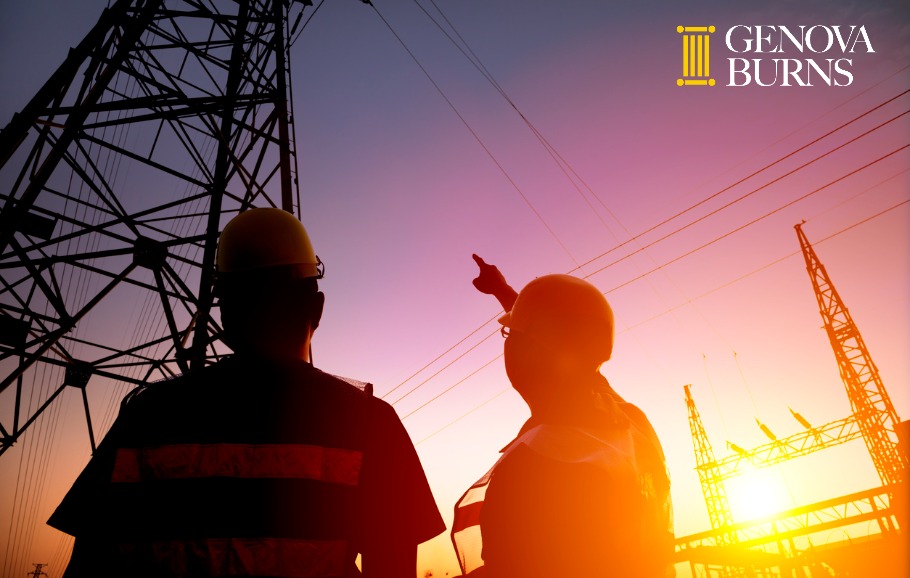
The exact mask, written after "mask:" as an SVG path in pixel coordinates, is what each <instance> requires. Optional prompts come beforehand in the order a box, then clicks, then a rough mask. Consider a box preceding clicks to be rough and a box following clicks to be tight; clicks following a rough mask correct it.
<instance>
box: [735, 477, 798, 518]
mask: <svg viewBox="0 0 910 578" xmlns="http://www.w3.org/2000/svg"><path fill="white" fill-rule="evenodd" d="M727 491H728V493H727V495H728V497H729V499H730V509H731V510H732V514H733V519H734V520H736V521H737V522H743V521H746V520H755V519H758V518H766V517H768V516H772V515H774V514H777V513H780V512H783V511H786V510H788V509H790V508H792V507H793V500H792V499H791V498H790V496H789V492H788V491H787V487H786V484H785V483H784V481H783V479H782V478H781V476H780V475H779V474H778V473H776V472H773V471H769V470H750V471H747V472H745V473H744V474H743V475H741V476H738V477H737V478H735V480H731V482H730V483H729V485H728V486H727Z"/></svg>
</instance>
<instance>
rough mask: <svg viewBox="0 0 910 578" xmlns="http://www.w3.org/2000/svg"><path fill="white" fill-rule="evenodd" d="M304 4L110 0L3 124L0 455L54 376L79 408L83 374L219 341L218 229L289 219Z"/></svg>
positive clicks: (153, 369) (164, 365)
mask: <svg viewBox="0 0 910 578" xmlns="http://www.w3.org/2000/svg"><path fill="white" fill-rule="evenodd" d="M305 5H309V2H294V1H288V0H240V1H234V2H221V1H215V0H119V1H118V2H116V4H115V5H114V6H113V7H112V8H110V9H108V10H106V11H105V12H104V14H103V15H102V16H101V18H100V20H99V21H98V23H97V24H96V25H95V27H94V28H93V29H92V30H91V32H89V34H88V35H87V36H86V37H85V39H84V40H83V41H82V42H81V43H80V44H79V45H78V46H77V47H76V48H74V49H72V50H71V51H70V54H69V56H68V57H67V58H66V60H65V61H64V63H63V64H62V65H61V66H60V68H59V69H58V70H57V71H56V72H55V73H54V74H53V75H52V76H51V78H50V79H49V80H48V81H47V83H46V84H45V85H44V86H43V87H42V88H41V89H40V91H39V92H38V93H37V94H36V96H35V97H34V98H33V99H32V100H31V102H29V103H28V105H27V106H26V107H25V109H24V110H23V111H22V112H21V113H20V114H18V115H16V116H15V117H14V118H13V120H12V121H11V122H10V123H9V125H8V126H7V127H6V128H5V129H3V131H2V133H0V199H2V209H0V395H7V396H12V395H14V396H15V403H14V405H15V409H14V412H13V414H12V415H6V414H4V415H2V416H0V454H2V453H3V452H4V451H5V450H6V449H8V448H9V447H10V446H11V445H12V444H13V443H15V442H16V440H17V439H18V438H19V436H20V435H21V434H22V433H23V431H25V429H26V428H27V427H28V426H29V425H30V424H31V423H32V422H33V421H34V420H35V419H36V418H37V417H38V416H39V415H40V414H41V413H42V412H43V411H44V410H45V409H46V408H47V407H48V406H49V405H50V404H51V403H53V401H54V400H55V399H56V398H57V397H58V396H59V394H60V393H61V392H62V391H64V390H65V389H66V388H67V386H73V387H76V388H78V389H81V390H82V398H83V401H84V403H85V409H86V417H87V418H89V403H88V397H87V396H86V393H85V388H86V386H87V385H88V383H89V382H90V381H91V382H93V383H94V382H96V381H99V380H100V381H104V380H113V381H114V382H115V383H119V384H142V383H145V382H148V381H151V380H157V379H161V378H165V377H169V376H172V375H174V374H176V373H179V372H181V371H186V370H187V369H189V368H190V367H192V366H199V365H203V364H205V363H207V362H209V361H211V360H212V359H214V358H216V357H217V356H218V355H219V354H220V353H222V352H223V351H224V349H222V348H221V347H220V345H219V341H218V339H219V333H220V328H219V322H218V315H217V306H216V304H215V302H214V298H213V295H212V280H213V279H212V278H213V273H214V258H215V247H216V242H217V236H218V232H219V231H220V230H221V227H222V226H223V225H224V223H225V222H226V221H227V220H228V219H229V218H230V217H231V216H233V215H234V214H236V213H237V212H238V211H242V210H245V209H247V208H250V207H252V206H277V207H281V208H283V209H285V210H288V211H291V212H294V213H298V216H299V191H298V188H297V179H296V168H295V167H296V157H295V149H294V138H293V124H292V122H291V116H292V115H291V112H290V104H289V103H290V102H291V85H290V76H289V74H288V69H289V66H288V62H287V58H288V44H289V39H290V38H291V37H292V36H293V34H294V33H295V29H296V27H297V26H298V25H299V23H300V21H301V18H300V17H301V15H302V13H303V9H304V7H305ZM131 311H138V313H135V314H132V313H131ZM213 314H214V315H213ZM131 315H132V316H131ZM127 327H128V328H129V329H131V330H132V332H130V331H125V328H127ZM39 382H41V383H42V391H46V392H47V394H46V395H45V397H44V398H43V402H42V404H41V406H40V407H39V408H38V409H37V410H35V411H34V412H32V413H33V414H32V415H21V413H22V412H23V406H24V403H23V402H24V398H25V396H26V395H29V396H31V395H32V394H33V393H34V391H36V390H37V387H38V383H39ZM7 399H10V398H9V397H7ZM10 405H13V404H10ZM7 407H9V406H7ZM88 427H89V434H90V436H91V443H92V446H93V448H94V435H93V431H92V424H91V419H88Z"/></svg>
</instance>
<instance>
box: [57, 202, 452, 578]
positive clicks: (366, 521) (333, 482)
mask: <svg viewBox="0 0 910 578" xmlns="http://www.w3.org/2000/svg"><path fill="white" fill-rule="evenodd" d="M321 276H322V275H321V264H320V262H319V260H318V259H317V258H316V255H315V253H314V252H313V248H312V246H311V244H310V240H309V238H308V236H307V232H306V230H305V229H304V228H303V226H302V225H301V224H300V222H299V221H298V220H297V219H296V218H295V217H294V216H293V215H291V214H290V213H287V212H284V211H281V210H279V209H250V210H247V211H245V212H242V213H240V214H239V215H237V216H236V217H234V219H232V220H231V221H230V222H229V223H228V224H227V226H226V227H225V228H224V231H223V233H222V234H221V238H220V241H219V246H218V255H217V280H216V291H217V294H218V296H219V302H220V307H221V317H222V322H223V325H224V331H225V333H224V340H225V342H226V343H227V344H228V345H230V346H231V348H232V349H233V350H234V355H232V356H230V357H228V358H227V359H223V360H221V361H218V362H217V363H215V364H213V365H210V366H208V367H205V368H204V369H201V370H199V371H194V372H190V373H188V374H185V375H183V376H180V377H178V378H176V379H173V380H169V381H164V382H158V383H154V384H151V385H148V386H146V387H143V388H140V389H139V390H137V391H134V392H133V393H132V394H130V396H128V398H127V399H126V400H125V401H124V403H123V405H122V407H121V411H120V416H119V417H118V419H117V421H116V422H115V424H114V425H113V426H112V428H111V430H110V432H109V433H108V435H107V436H106V437H105V439H104V441H103V442H102V443H101V445H100V446H99V447H98V450H97V452H96V453H95V455H94V456H93V457H92V459H91V461H90V463H89V464H88V466H87V467H86V468H85V470H84V471H83V472H82V474H81V475H80V476H79V478H78V479H77V481H76V482H75V484H74V485H73V487H72V489H71V490H70V491H69V493H68V494H67V495H66V497H65V498H64V499H63V502H62V503H61V504H60V506H59V507H58V508H57V510H56V512H55V513H54V514H53V516H52V517H51V519H50V520H49V522H48V523H49V524H50V525H52V526H54V527H56V528H58V529H60V530H62V531H64V532H66V533H68V534H72V535H73V536H75V537H76V542H75V548H74V552H73V556H72V559H71V562H70V565H69V567H68V568H67V571H66V574H65V577H66V578H73V577H82V576H91V577H100V576H130V577H137V576H138V577H145V576H181V577H195V576H269V577H279V576H280V577H298V576H305V577H349V576H361V573H360V571H358V569H357V567H356V565H355V559H356V557H357V556H358V554H359V555H360V556H361V557H362V568H363V574H362V575H363V576H367V577H373V578H413V577H414V575H415V572H416V549H417V545H418V544H419V543H420V542H423V541H425V540H428V539H429V538H431V537H433V536H435V535H437V534H439V533H440V532H442V531H443V530H444V529H445V526H444V525H443V523H442V519H441V517H440V516H439V512H438V510H437V508H436V504H435V501H434V500H433V496H432V494H431V492H430V489H429V486H428V484H427V481H426V477H425V475H424V472H423V469H422V467H421V465H420V462H419V460H418V458H417V455H416V453H415V451H414V446H413V444H412V443H411V440H410V438H409V437H408V434H407V432H406V431H405V430H404V428H403V426H402V424H401V421H400V420H399V419H398V416H397V415H396V414H395V412H394V410H393V409H392V408H391V406H389V405H388V404H387V403H385V402H383V401H381V400H379V399H376V398H374V397H372V395H371V394H370V393H369V392H368V391H364V390H362V389H360V388H358V387H355V386H354V385H351V384H349V383H348V382H346V381H343V380H341V379H339V378H336V377H333V376H331V375H328V374H326V373H323V372H322V371H320V370H318V369H316V368H315V367H313V365H312V364H311V362H310V354H309V351H310V342H311V339H312V337H313V332H314V331H315V330H316V328H317V327H318V326H319V322H320V319H321V317H322V311H323V304H324V295H323V293H321V292H320V291H319V290H318V287H317V279H319V278H321Z"/></svg>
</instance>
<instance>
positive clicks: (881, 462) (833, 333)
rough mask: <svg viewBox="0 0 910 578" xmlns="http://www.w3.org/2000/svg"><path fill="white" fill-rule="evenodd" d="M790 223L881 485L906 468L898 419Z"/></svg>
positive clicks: (854, 331)
mask: <svg viewBox="0 0 910 578" xmlns="http://www.w3.org/2000/svg"><path fill="white" fill-rule="evenodd" d="M794 228H795V229H796V235H797V237H798V238H799V245H800V248H801V249H802V253H803V258H804V259H805V261H806V270H807V271H808V272H809V278H810V279H811V281H812V289H813V291H814V292H815V299H816V301H817V302H818V310H819V313H820V314H821V316H822V320H823V321H824V323H825V333H826V334H827V335H828V340H829V341H830V343H831V348H832V350H833V351H834V357H835V359H836V360H837V367H838V369H839V370H840V376H841V381H843V382H844V387H845V388H846V390H847V397H848V398H849V399H850V406H851V408H852V409H853V416H854V418H855V419H856V421H857V423H858V425H859V430H860V432H861V433H862V438H863V440H864V441H865V442H866V447H867V448H868V450H869V455H870V456H871V457H872V463H873V464H875V470H876V471H877V472H878V476H879V478H881V480H882V484H884V485H888V484H898V483H900V482H901V480H902V479H903V475H904V470H905V467H906V462H905V460H904V458H903V456H901V454H900V452H899V451H898V439H897V431H896V426H897V424H898V422H899V421H900V419H899V418H898V416H897V412H896V411H895V410H894V405H893V404H892V403H891V398H890V397H889V396H888V391H887V390H886V389H885V384H884V383H883V382H882V379H881V377H880V376H879V373H878V368H877V367H876V366H875V363H874V362H873V361H872V356H871V355H870V354H869V350H868V349H867V348H866V344H865V343H864V342H863V338H862V336H861V335H860V333H859V328H858V327H857V326H856V323H854V322H853V317H851V315H850V312H849V311H848V310H847V307H846V306H845V305H844V303H843V301H842V300H841V297H840V295H839V294H838V292H837V289H835V288H834V283H832V282H831V278H830V277H829V276H828V272H827V271H826V270H825V266H824V265H822V262H821V260H819V258H818V256H817V255H816V254H815V250H814V249H813V248H812V245H811V244H810V243H809V240H808V239H807V238H806V234H805V233H804V232H803V230H802V223H800V224H798V225H795V227H794Z"/></svg>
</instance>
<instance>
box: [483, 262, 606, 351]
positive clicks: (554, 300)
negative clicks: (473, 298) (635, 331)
mask: <svg viewBox="0 0 910 578" xmlns="http://www.w3.org/2000/svg"><path fill="white" fill-rule="evenodd" d="M499 323H501V324H502V325H504V326H505V327H508V328H509V329H510V330H511V331H514V332H516V333H526V334H530V335H532V336H534V338H535V339H538V340H542V341H545V342H547V343H548V344H551V345H553V346H554V347H558V348H566V349H571V350H574V351H577V352H578V353H579V354H581V355H583V356H584V357H585V358H586V359H590V360H592V361H594V362H596V363H602V362H604V361H606V360H608V359H610V355H612V353H613V309H611V308H610V304H609V303H608V302H607V299H606V298H605V297H604V296H603V294H602V293H601V292H600V290H599V289H597V287H595V286H594V285H592V284H590V283H588V282H587V281H584V280H582V279H579V278H578V277H572V276H571V275H544V276H543V277H538V278H537V279H534V280H533V281H531V282H530V283H528V284H527V285H526V286H525V288H524V289H522V290H521V292H520V293H519V294H518V298H517V299H516V300H515V304H514V305H513V306H512V310H511V311H509V312H508V313H506V314H505V315H503V316H502V317H500V318H499Z"/></svg>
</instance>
